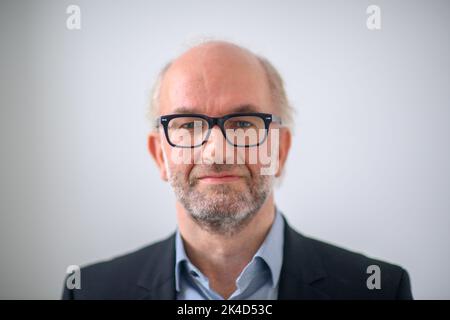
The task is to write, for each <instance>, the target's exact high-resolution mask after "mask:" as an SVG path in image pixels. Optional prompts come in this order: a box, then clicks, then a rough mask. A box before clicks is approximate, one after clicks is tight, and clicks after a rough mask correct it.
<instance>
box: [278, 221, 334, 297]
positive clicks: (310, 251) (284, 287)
mask: <svg viewBox="0 0 450 320" xmlns="http://www.w3.org/2000/svg"><path fill="white" fill-rule="evenodd" d="M283 218H284V217H283ZM284 223H285V228H284V230H285V231H284V249H283V265H282V267H281V274H280V285H279V290H278V299H280V300H285V299H293V300H298V299H306V300H308V299H314V300H323V299H329V296H328V295H327V294H326V293H324V292H323V291H322V290H321V289H320V288H318V287H315V286H314V283H315V282H318V280H320V279H324V278H325V277H326V276H327V274H326V272H325V269H324V268H323V265H322V262H321V260H320V257H319V256H318V255H317V253H316V252H315V249H314V247H312V245H311V244H310V243H309V241H308V240H307V239H306V238H305V237H303V236H302V235H300V234H299V233H297V232H296V231H294V230H293V229H292V228H291V227H290V226H289V224H288V223H287V221H286V219H285V218H284Z"/></svg>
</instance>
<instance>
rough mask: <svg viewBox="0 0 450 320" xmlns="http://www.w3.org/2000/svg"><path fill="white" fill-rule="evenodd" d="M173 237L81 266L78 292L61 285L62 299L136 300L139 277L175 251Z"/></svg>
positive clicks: (138, 289)
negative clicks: (62, 289)
mask: <svg viewBox="0 0 450 320" xmlns="http://www.w3.org/2000/svg"><path fill="white" fill-rule="evenodd" d="M172 246H174V235H171V236H170V237H168V238H166V239H164V240H161V241H158V242H155V243H152V244H150V245H147V246H145V247H142V248H140V249H138V250H135V251H133V252H131V253H127V254H124V255H121V256H117V257H115V258H112V259H110V260H105V261H101V262H97V263H93V264H89V265H86V266H83V267H82V268H81V270H80V277H81V289H74V290H68V289H67V288H66V285H65V283H64V291H63V299H130V298H132V299H135V298H136V296H137V295H138V294H139V291H140V288H139V286H138V282H139V278H140V276H141V275H142V274H143V273H144V272H145V271H148V270H146V269H148V268H152V267H153V266H154V264H155V262H156V261H161V257H164V256H167V255H168V253H169V252H170V251H171V250H174V247H173V248H172Z"/></svg>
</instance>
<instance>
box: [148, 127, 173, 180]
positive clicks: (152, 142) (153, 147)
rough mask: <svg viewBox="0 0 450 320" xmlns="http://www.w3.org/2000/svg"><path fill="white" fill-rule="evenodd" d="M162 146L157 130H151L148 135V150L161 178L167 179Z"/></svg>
mask: <svg viewBox="0 0 450 320" xmlns="http://www.w3.org/2000/svg"><path fill="white" fill-rule="evenodd" d="M162 148H163V146H162V142H161V136H160V134H159V132H158V131H153V132H151V133H150V134H149V135H148V151H149V152H150V154H151V156H152V158H153V160H155V162H156V165H157V166H158V169H159V172H160V175H161V179H163V180H164V181H168V178H167V177H168V175H167V170H166V165H165V163H164V154H163V149H162Z"/></svg>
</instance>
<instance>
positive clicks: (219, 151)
mask: <svg viewBox="0 0 450 320" xmlns="http://www.w3.org/2000/svg"><path fill="white" fill-rule="evenodd" d="M227 144H228V143H227V142H226V140H225V137H224V136H223V134H222V131H221V130H220V128H219V126H217V125H215V126H214V127H212V128H211V132H210V134H209V137H208V140H207V141H206V143H205V145H204V146H203V149H202V162H203V163H204V164H216V163H217V164H223V163H228V162H227V159H228V158H229V157H230V155H228V154H227V153H229V152H227V149H229V148H227Z"/></svg>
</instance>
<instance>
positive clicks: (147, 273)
mask: <svg viewBox="0 0 450 320" xmlns="http://www.w3.org/2000/svg"><path fill="white" fill-rule="evenodd" d="M284 223H285V228H284V229H285V231H284V256H283V265H282V268H281V275H280V284H279V292H278V299H318V300H323V299H412V294H411V288H410V282H409V277H408V273H407V272H406V270H404V269H402V268H401V267H399V266H396V265H392V264H389V263H386V262H382V261H379V260H374V259H371V258H368V257H366V256H364V255H361V254H358V253H354V252H351V251H348V250H345V249H342V248H338V247H335V246H333V245H330V244H327V243H324V242H321V241H317V240H313V239H311V238H307V237H305V236H303V235H301V234H299V233H297V232H296V231H295V230H293V229H292V228H291V227H290V226H289V225H288V224H287V222H286V220H285V221H284ZM370 265H378V266H379V267H380V271H381V272H380V274H381V289H372V290H369V289H368V288H367V284H366V282H367V278H368V277H369V276H370V274H367V273H366V271H367V267H368V266H370ZM62 298H63V299H175V234H173V235H171V236H170V237H169V238H167V239H166V240H163V241H160V242H157V243H154V244H152V245H150V246H147V247H145V248H142V249H140V250H138V251H136V252H133V253H130V254H127V255H125V256H121V257H118V258H115V259H113V260H111V261H107V262H101V263H97V264H94V265H91V266H87V267H85V268H82V269H81V289H73V290H69V289H67V288H64V292H63V296H62Z"/></svg>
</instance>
